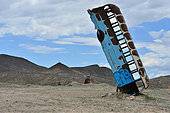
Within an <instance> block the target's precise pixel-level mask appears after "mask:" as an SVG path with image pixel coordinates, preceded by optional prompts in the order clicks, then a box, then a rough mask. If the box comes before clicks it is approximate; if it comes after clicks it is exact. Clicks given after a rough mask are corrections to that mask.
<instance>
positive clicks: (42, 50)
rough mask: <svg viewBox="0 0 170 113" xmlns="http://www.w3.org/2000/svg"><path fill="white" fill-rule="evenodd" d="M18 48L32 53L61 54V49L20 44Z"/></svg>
mask: <svg viewBox="0 0 170 113" xmlns="http://www.w3.org/2000/svg"><path fill="white" fill-rule="evenodd" d="M19 46H20V47H23V48H24V49H28V50H30V51H32V52H34V53H41V54H49V53H52V52H63V48H52V47H48V46H44V45H32V44H20V45H19Z"/></svg>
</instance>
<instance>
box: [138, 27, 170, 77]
mask: <svg viewBox="0 0 170 113" xmlns="http://www.w3.org/2000/svg"><path fill="white" fill-rule="evenodd" d="M150 35H151V36H152V37H153V38H154V39H155V40H156V41H155V40H154V42H141V43H139V44H138V48H145V49H148V50H149V52H147V53H145V54H144V55H143V58H142V59H143V62H144V64H145V66H146V67H147V68H148V70H149V72H150V74H151V76H152V77H156V76H158V75H168V74H170V52H169V50H170V45H169V44H170V31H165V30H160V31H152V32H150ZM158 40H159V41H158Z"/></svg>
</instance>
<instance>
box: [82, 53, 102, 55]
mask: <svg viewBox="0 0 170 113" xmlns="http://www.w3.org/2000/svg"><path fill="white" fill-rule="evenodd" d="M80 54H82V55H98V54H99V53H97V52H84V53H80Z"/></svg>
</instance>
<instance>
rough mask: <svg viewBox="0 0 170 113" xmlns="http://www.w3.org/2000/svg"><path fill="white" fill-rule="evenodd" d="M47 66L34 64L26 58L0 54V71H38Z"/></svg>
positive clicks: (43, 69)
mask: <svg viewBox="0 0 170 113" xmlns="http://www.w3.org/2000/svg"><path fill="white" fill-rule="evenodd" d="M46 70H47V68H45V67H43V66H39V65H37V64H34V63H32V62H30V61H28V60H27V59H24V58H20V57H14V56H10V55H5V54H0V72H7V71H15V72H36V71H37V72H40V71H46Z"/></svg>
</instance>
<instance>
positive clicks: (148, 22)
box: [0, 0, 170, 78]
mask: <svg viewBox="0 0 170 113" xmlns="http://www.w3.org/2000/svg"><path fill="white" fill-rule="evenodd" d="M108 3H111V4H113V3H114V4H116V5H117V6H119V7H120V9H121V11H122V13H123V15H124V17H125V20H126V22H127V25H128V27H129V30H130V33H131V35H132V38H133V41H134V43H135V45H136V47H137V50H138V52H139V55H140V57H141V59H142V61H143V63H144V66H145V68H146V71H147V73H148V75H149V77H151V78H153V77H158V76H162V75H168V74H170V52H169V51H170V7H169V4H170V1H169V0H0V54H8V55H13V56H19V57H23V58H26V59H28V60H30V61H32V62H34V63H36V64H39V65H42V66H46V67H50V66H52V65H54V64H56V63H58V62H62V63H64V64H66V65H68V66H86V65H91V64H99V65H100V66H107V67H109V64H108V62H107V60H106V57H105V55H104V53H103V51H102V49H101V46H100V44H99V42H98V40H97V38H96V30H95V29H94V25H93V23H92V22H91V20H90V17H89V15H88V13H87V9H91V8H95V7H98V6H101V5H104V4H108Z"/></svg>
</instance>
